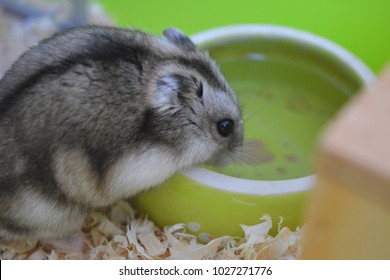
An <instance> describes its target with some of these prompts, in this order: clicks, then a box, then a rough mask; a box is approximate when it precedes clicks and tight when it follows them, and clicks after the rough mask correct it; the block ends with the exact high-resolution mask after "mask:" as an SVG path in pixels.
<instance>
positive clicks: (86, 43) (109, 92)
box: [0, 26, 243, 240]
mask: <svg viewBox="0 0 390 280" xmlns="http://www.w3.org/2000/svg"><path fill="white" fill-rule="evenodd" d="M164 35H165V38H163V37H157V36H151V35H148V34H146V33H144V32H142V31H138V30H128V29H121V28H115V27H99V26H87V27H80V28H75V29H71V30H68V31H65V32H62V33H58V34H56V35H54V36H53V37H51V38H49V39H46V40H43V41H42V42H41V43H40V44H38V45H37V46H35V47H33V48H31V49H30V50H28V51H26V52H25V53H24V54H23V55H22V56H21V57H20V58H19V59H18V60H17V61H16V62H15V63H14V64H13V65H12V67H11V68H10V69H9V71H8V72H7V73H6V74H5V75H4V77H3V79H2V80H1V81H0V154H1V156H0V239H4V240H7V239H24V238H60V237H63V236H66V235H68V234H70V233H72V232H74V231H77V230H79V229H80V228H81V226H82V223H83V221H84V218H85V216H86V214H87V213H88V212H89V211H91V210H92V209H98V208H100V207H106V206H109V205H111V204H113V203H115V202H116V201H118V200H121V199H126V198H129V197H131V196H133V195H135V194H137V193H138V192H140V191H143V190H146V189H148V188H150V187H152V186H155V185H157V184H160V183H162V182H163V181H165V180H166V179H168V178H169V177H170V176H171V175H173V173H174V172H176V171H178V170H180V169H183V168H186V167H189V166H191V165H194V164H198V163H203V162H208V161H211V160H214V161H217V162H219V161H224V158H229V157H230V155H231V154H232V153H235V151H236V150H238V149H240V147H241V146H242V142H243V124H242V119H241V110H240V107H239V104H238V101H237V97H236V95H235V94H234V92H233V90H232V89H231V87H230V86H229V84H228V83H227V81H226V80H225V78H224V77H223V75H222V74H221V72H220V70H219V69H218V67H217V65H216V63H215V62H214V61H213V60H212V59H211V58H210V57H209V55H208V54H207V53H204V52H201V51H199V50H197V49H196V47H195V45H194V44H193V42H192V41H191V40H190V39H189V38H188V37H187V36H186V35H184V34H183V33H182V32H181V31H179V30H177V29H174V28H169V29H166V30H165V31H164Z"/></svg>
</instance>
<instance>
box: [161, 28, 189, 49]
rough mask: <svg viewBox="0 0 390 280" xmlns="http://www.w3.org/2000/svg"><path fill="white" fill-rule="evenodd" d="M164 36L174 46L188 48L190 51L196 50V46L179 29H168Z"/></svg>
mask: <svg viewBox="0 0 390 280" xmlns="http://www.w3.org/2000/svg"><path fill="white" fill-rule="evenodd" d="M163 34H164V36H165V37H166V38H167V39H168V40H169V41H170V42H172V43H173V44H174V45H176V46H178V47H181V48H186V49H188V50H196V46H195V44H194V43H193V42H192V41H191V40H190V38H188V37H187V36H186V35H185V34H184V33H183V32H182V31H181V30H179V29H177V28H173V27H171V28H167V29H165V30H164V31H163Z"/></svg>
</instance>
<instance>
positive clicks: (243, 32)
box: [190, 24, 375, 86]
mask: <svg viewBox="0 0 390 280" xmlns="http://www.w3.org/2000/svg"><path fill="white" fill-rule="evenodd" d="M260 35H261V36H263V37H266V38H269V39H271V38H273V39H277V38H279V39H289V40H292V41H295V42H297V43H301V44H305V45H308V46H311V47H315V48H318V49H321V50H322V51H325V52H326V53H328V54H333V55H334V56H335V57H336V58H337V59H339V60H340V61H341V62H343V64H345V65H347V66H349V68H350V69H351V70H352V71H354V72H355V73H356V74H357V76H359V78H361V79H362V82H363V85H365V86H369V85H371V84H372V83H373V82H374V81H375V75H374V73H373V72H372V71H371V69H370V68H369V67H368V66H367V65H366V64H365V63H364V62H363V61H361V60H360V59H359V58H358V57H356V56H355V55H354V54H352V53H351V52H350V51H348V50H346V49H344V48H343V47H341V46H340V45H338V44H336V43H334V42H332V41H330V40H328V39H326V38H324V37H321V36H319V35H316V34H313V33H310V32H308V31H304V30H300V29H296V28H292V27H287V26H281V25H272V24H239V25H228V26H222V27H217V28H213V29H209V30H205V31H201V32H199V33H196V34H194V35H192V36H190V38H191V40H192V41H193V42H194V43H195V44H196V45H200V44H205V43H210V42H216V41H217V42H218V43H227V42H230V41H232V38H234V40H235V41H238V40H245V39H249V38H251V37H254V36H255V37H256V36H260Z"/></svg>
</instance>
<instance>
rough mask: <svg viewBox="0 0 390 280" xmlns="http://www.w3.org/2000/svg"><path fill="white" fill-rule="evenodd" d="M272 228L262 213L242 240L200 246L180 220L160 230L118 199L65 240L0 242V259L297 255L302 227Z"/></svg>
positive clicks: (228, 239) (245, 228)
mask: <svg viewBox="0 0 390 280" xmlns="http://www.w3.org/2000/svg"><path fill="white" fill-rule="evenodd" d="M261 220H262V221H261ZM272 226H273V225H272V220H271V217H270V216H268V215H264V216H263V217H262V218H261V219H260V220H259V224H257V225H253V226H246V225H241V227H242V229H243V233H244V235H245V236H244V237H242V238H238V237H231V236H222V237H218V238H215V239H213V240H211V241H210V242H208V243H207V244H204V243H202V242H201V241H199V239H198V238H197V237H196V236H194V235H192V234H189V233H188V232H187V227H186V225H185V224H176V225H172V226H167V227H165V228H164V229H160V228H158V227H156V226H155V225H154V223H153V222H152V221H150V220H149V219H147V218H144V217H137V216H136V215H135V212H134V210H133V209H132V208H131V206H130V204H129V203H127V202H124V201H121V202H119V203H118V204H116V205H115V206H114V207H112V208H111V209H110V210H109V211H107V212H106V213H97V212H93V213H91V214H90V215H89V216H88V218H87V219H86V220H85V225H84V227H83V231H82V232H81V233H77V234H75V236H71V237H70V238H68V239H61V240H55V241H53V240H51V241H47V240H46V241H43V240H35V241H32V240H28V241H13V242H4V241H2V242H1V241H0V259H2V260H5V259H34V260H38V259H39V260H60V259H92V260H144V259H153V260H161V259H170V260H184V259H185V260H202V259H203V260H204V259H219V260H221V259H232V260H235V259H237V260H238V259H240V260H244V259H245V260H249V259H297V258H298V257H299V255H300V253H301V251H302V244H301V239H302V235H303V231H304V229H300V228H298V229H297V230H295V231H291V230H290V229H288V228H287V227H281V229H280V231H279V233H278V234H277V235H276V236H275V237H273V236H271V235H269V231H270V230H271V228H272ZM279 227H280V225H279ZM75 237H76V238H75ZM80 238H81V240H82V243H80ZM75 240H76V241H75Z"/></svg>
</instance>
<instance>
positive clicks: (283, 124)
mask: <svg viewBox="0 0 390 280" xmlns="http://www.w3.org/2000/svg"><path fill="white" fill-rule="evenodd" d="M217 61H218V63H219V64H220V67H221V69H222V71H223V72H224V74H225V76H226V77H227V79H228V80H229V82H230V84H231V86H232V87H233V89H234V90H235V91H236V94H237V95H238V96H239V99H240V103H241V106H242V109H243V119H244V131H245V133H244V135H245V138H247V139H252V140H253V139H254V140H257V141H259V142H260V143H261V144H262V145H263V149H262V153H264V155H265V157H264V158H265V160H264V161H265V162H263V163H261V164H257V165H252V166H250V165H246V164H240V165H229V166H227V167H225V168H219V169H217V168H214V167H210V168H211V169H214V170H218V171H219V172H221V173H223V174H226V175H231V176H235V177H240V178H246V179H257V180H282V179H291V178H298V177H302V176H307V175H310V174H313V173H314V172H315V170H314V160H315V155H316V148H317V140H318V136H319V133H320V131H321V129H322V128H323V127H324V125H325V124H326V123H327V122H328V121H329V120H330V119H331V118H332V116H334V114H335V113H336V111H337V110H338V109H339V108H340V107H341V106H342V105H343V104H344V103H345V102H346V101H347V100H348V98H349V97H350V96H351V94H352V92H351V90H350V89H348V88H347V87H345V86H344V85H343V84H342V83H340V81H339V80H338V79H335V78H333V77H332V76H331V75H329V74H327V73H325V72H323V71H321V70H320V69H319V68H316V67H315V66H314V65H313V64H312V65H310V64H306V63H303V62H302V63H301V62H299V61H297V60H293V59H290V58H288V57H285V56H272V55H263V54H258V53H246V54H240V55H231V56H228V57H225V56H224V57H223V58H219V59H218V57H217Z"/></svg>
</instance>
